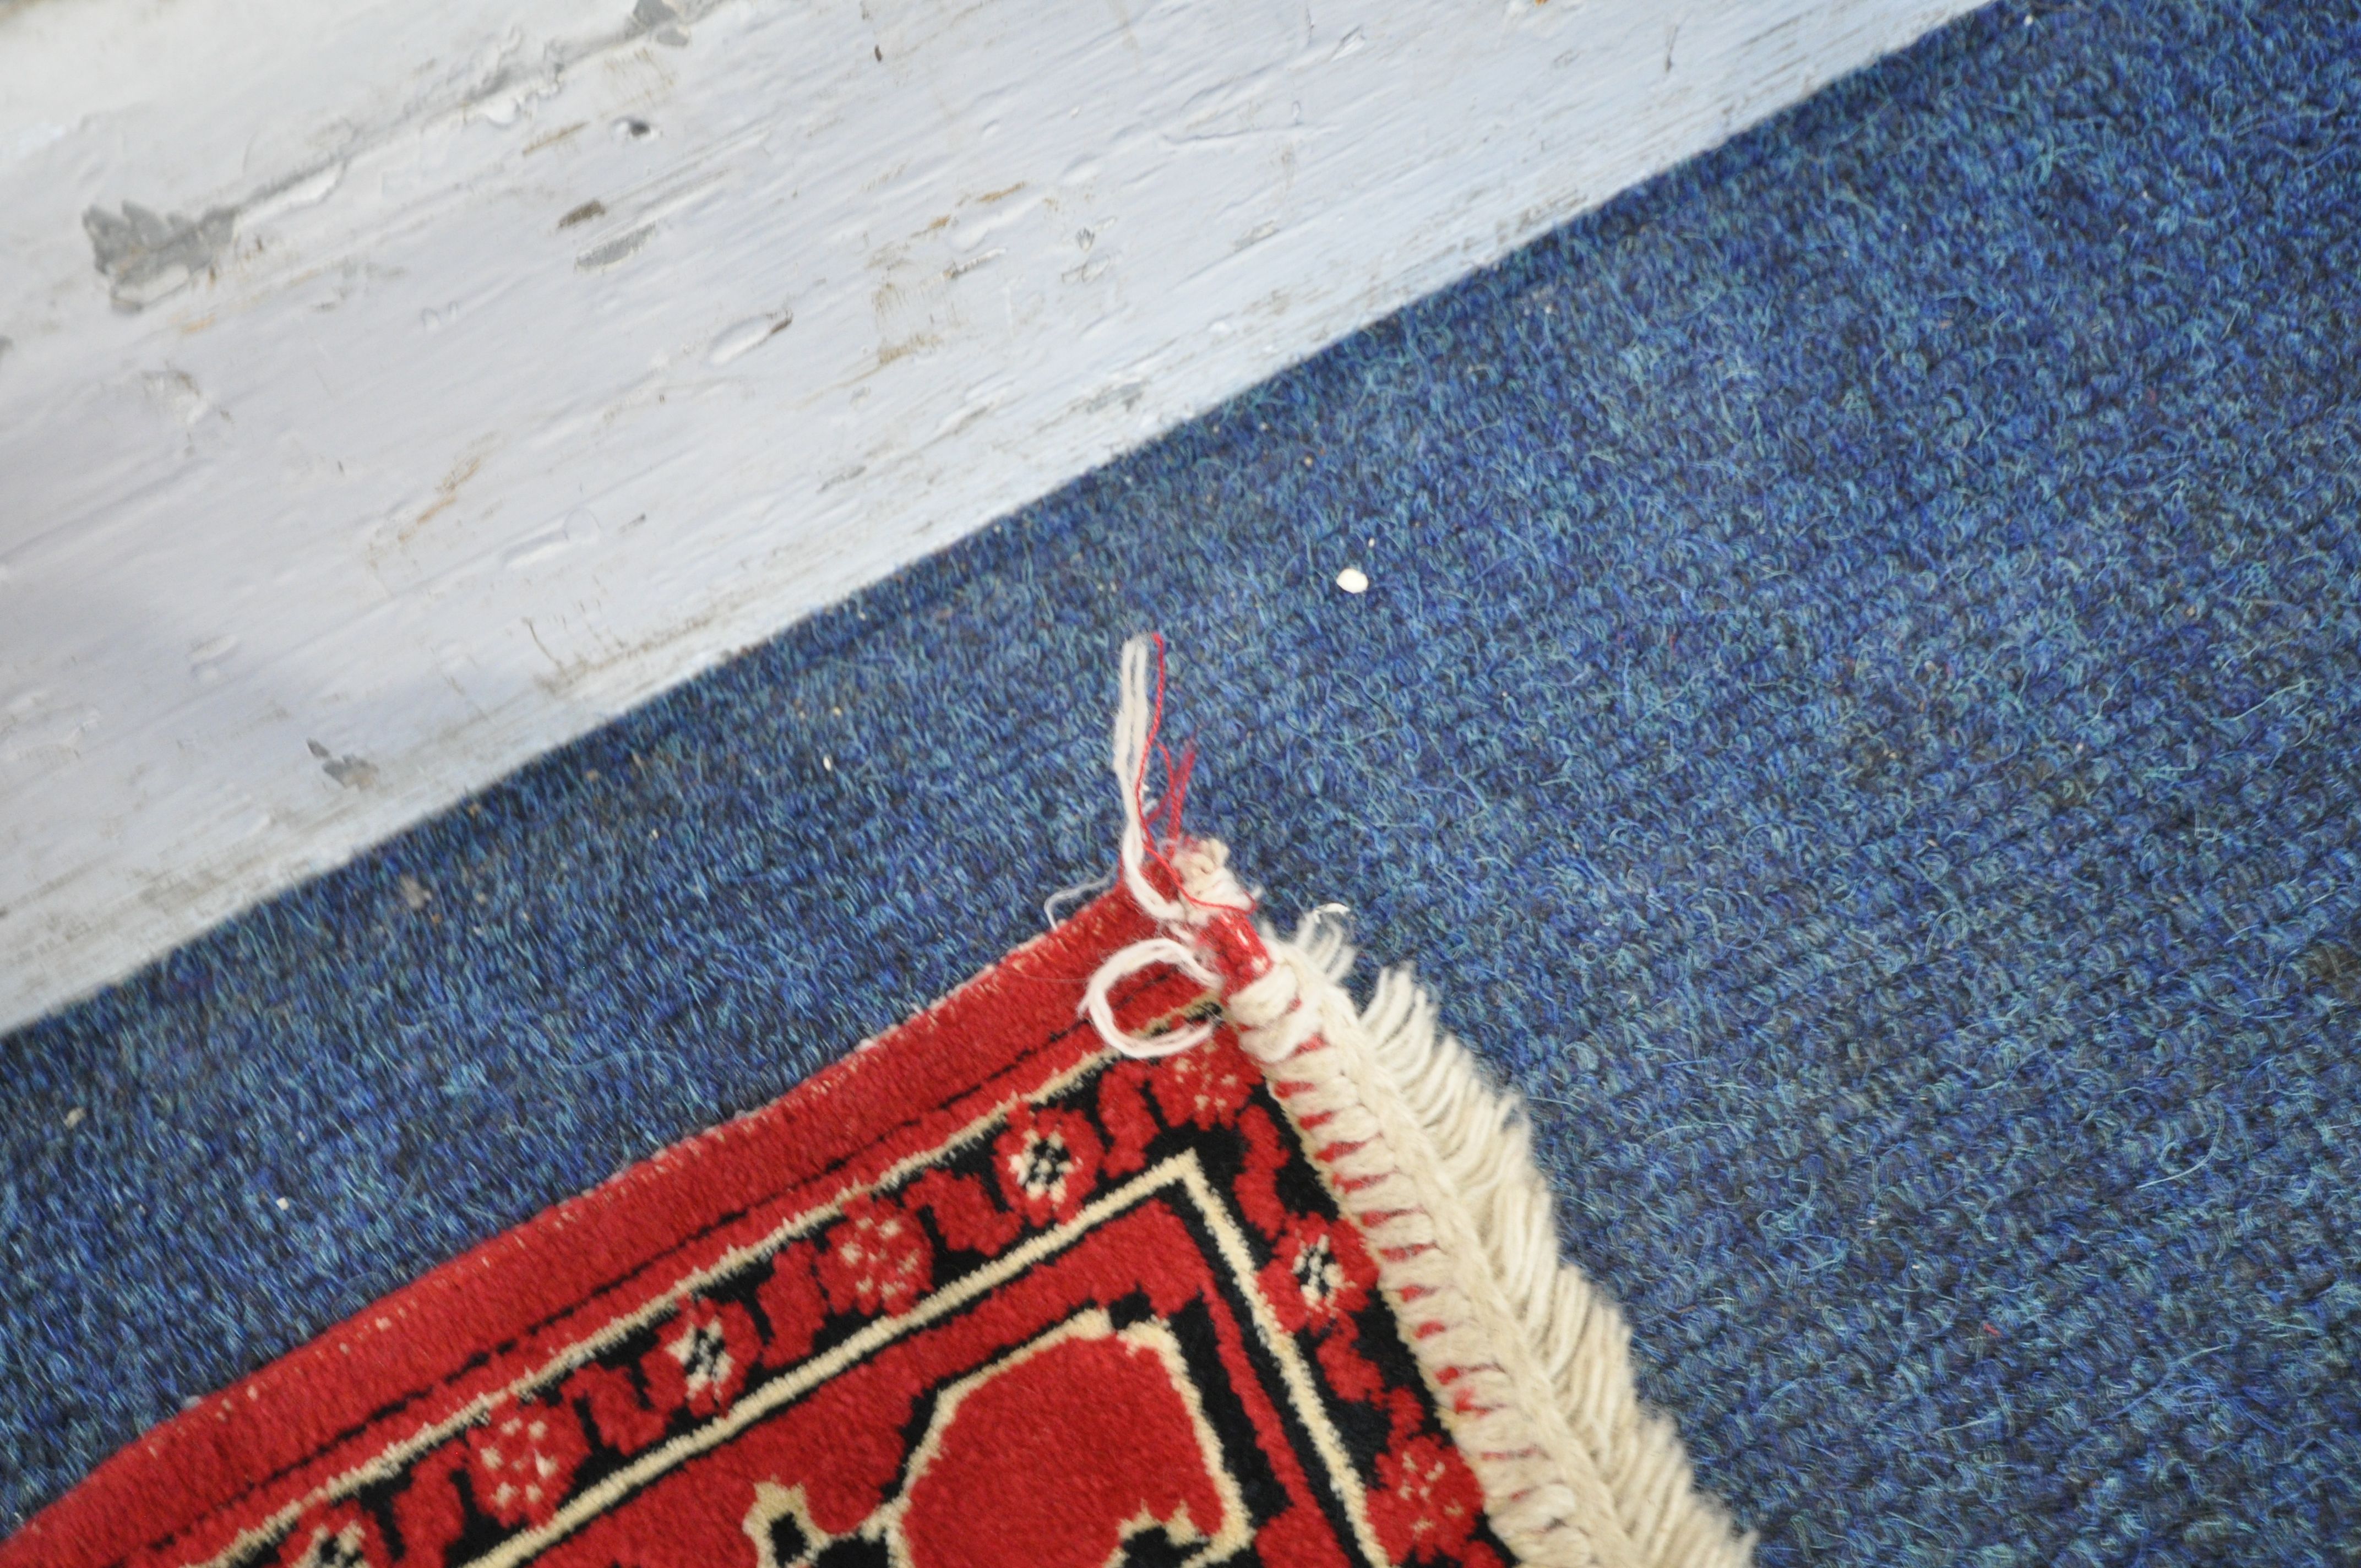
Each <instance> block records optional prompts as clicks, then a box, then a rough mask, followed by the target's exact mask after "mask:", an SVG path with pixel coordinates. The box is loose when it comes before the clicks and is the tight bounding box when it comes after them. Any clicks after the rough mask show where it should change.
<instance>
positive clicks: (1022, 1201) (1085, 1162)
mask: <svg viewBox="0 0 2361 1568" xmlns="http://www.w3.org/2000/svg"><path fill="white" fill-rule="evenodd" d="M1101 1152H1102V1151H1101V1149H1100V1147H1099V1140H1098V1135H1097V1134H1096V1133H1094V1132H1093V1131H1092V1130H1091V1124H1090V1122H1089V1121H1088V1120H1087V1119H1086V1118H1084V1117H1083V1116H1082V1115H1081V1114H1079V1113H1075V1112H1072V1111H1044V1110H1037V1109H1035V1108H1034V1107H1033V1106H1030V1105H1019V1106H1018V1107H1016V1110H1014V1111H1012V1112H1010V1113H1009V1114H1008V1128H1007V1131H1005V1132H1004V1133H1002V1134H1001V1135H1000V1137H999V1140H998V1141H997V1142H995V1143H994V1145H993V1146H992V1166H993V1168H994V1170H996V1171H998V1172H999V1173H1000V1190H1002V1191H1003V1192H1005V1193H1006V1194H1007V1195H1008V1201H1009V1204H1010V1206H1011V1207H1012V1208H1015V1209H1016V1210H1018V1211H1020V1212H1022V1213H1023V1214H1024V1215H1025V1217H1026V1218H1027V1220H1029V1221H1031V1222H1032V1223H1035V1224H1037V1225H1046V1224H1048V1223H1050V1222H1051V1221H1053V1220H1071V1219H1072V1218H1073V1217H1074V1215H1075V1214H1076V1213H1077V1212H1080V1211H1081V1209H1082V1200H1083V1199H1084V1198H1086V1197H1088V1196H1089V1195H1090V1191H1091V1187H1092V1184H1093V1182H1094V1181H1095V1180H1096V1179H1097V1178H1098V1170H1099V1157H1100V1154H1101Z"/></svg>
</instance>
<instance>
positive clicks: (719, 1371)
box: [664, 1318, 737, 1399]
mask: <svg viewBox="0 0 2361 1568" xmlns="http://www.w3.org/2000/svg"><path fill="white" fill-rule="evenodd" d="M664 1352H665V1354H668V1355H670V1356H671V1357H672V1358H673V1359H674V1360H675V1361H677V1362H679V1363H680V1375H681V1379H682V1381H683V1382H685V1383H686V1384H687V1386H688V1395H689V1398H692V1399H694V1398H698V1397H699V1396H706V1395H712V1394H715V1393H716V1392H717V1391H719V1390H720V1389H722V1388H724V1387H728V1386H729V1382H730V1372H731V1371H732V1370H733V1369H734V1367H735V1366H736V1365H737V1364H736V1362H734V1361H733V1360H732V1359H731V1358H730V1341H729V1339H728V1338H727V1337H725V1336H724V1335H723V1333H722V1332H721V1325H720V1323H719V1322H718V1321H715V1320H713V1319H711V1318H704V1319H694V1320H691V1321H689V1323H688V1325H687V1326H686V1328H684V1329H682V1330H681V1332H680V1334H679V1337H678V1338H676V1339H675V1340H674V1341H673V1342H672V1343H670V1344H667V1345H665V1346H664Z"/></svg>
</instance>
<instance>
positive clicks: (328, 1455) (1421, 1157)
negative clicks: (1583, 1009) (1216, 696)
mask: <svg viewBox="0 0 2361 1568" xmlns="http://www.w3.org/2000/svg"><path fill="white" fill-rule="evenodd" d="M1147 667H1148V666H1147V651H1146V647H1145V645H1142V647H1141V648H1138V649H1135V650H1132V651H1131V652H1130V654H1129V655H1128V662H1127V663H1126V678H1127V681H1128V684H1129V688H1130V689H1129V691H1128V694H1127V701H1126V713H1125V717H1124V718H1122V719H1121V720H1119V721H1118V725H1117V732H1116V773H1117V776H1118V778H1119V779H1122V780H1123V781H1125V787H1126V793H1127V799H1126V839H1125V848H1124V857H1123V869H1124V876H1123V885H1122V886H1120V887H1119V888H1118V889H1117V891H1115V892H1114V893H1111V894H1107V895H1106V896H1105V897H1104V898H1102V899H1100V900H1099V901H1098V902H1097V903H1096V904H1094V905H1092V906H1091V907H1090V908H1088V909H1087V910H1085V911H1084V912H1083V913H1082V915H1081V916H1078V917H1077V918H1075V919H1074V920H1072V921H1071V922H1069V923H1068V924H1067V925H1065V926H1063V927H1060V928H1059V929H1058V930H1056V931H1054V932H1052V933H1050V934H1049V936H1047V937H1044V938H1041V939H1039V940H1038V941H1036V942H1034V943H1032V944H1031V945H1029V946H1027V947H1026V948H1022V949H1020V950H1018V951H1017V952H1016V953H1014V954H1012V955H1011V956H1010V957H1008V958H1007V959H1004V960H1003V961H1002V962H1001V963H1000V964H998V965H997V966H995V967H994V969H992V970H988V971H987V972H986V973H984V974H983V975H982V976H980V977H979V978H977V979H976V980H974V981H971V982H970V983H969V984H968V985H967V986H965V987H964V988H962V989H961V991H959V992H956V993H954V994H953V995H952V996H950V998H949V999H947V1000H946V1001H944V1002H943V1003H939V1005H937V1006H936V1007H934V1008H933V1009H931V1010H929V1011H928V1012H927V1013H926V1014H922V1015H920V1016H919V1017H917V1018H915V1019H913V1020H911V1021H910V1022H909V1023H907V1024H905V1025H902V1026H901V1027H899V1028H897V1029H895V1030H894V1031H892V1032H891V1033H889V1034H887V1035H885V1036H883V1037H881V1038H879V1039H877V1040H874V1041H873V1042H871V1043H870V1044H868V1045H866V1046H864V1047H862V1048H860V1049H859V1050H857V1051H855V1052H854V1053H853V1054H852V1055H851V1057H850V1058H847V1059H846V1060H845V1061H844V1062H842V1063H841V1064H840V1065H839V1066H837V1067H836V1068H834V1069H830V1070H829V1071H827V1072H825V1073H822V1074H820V1075H819V1076H818V1077H817V1078H815V1079H813V1080H810V1081H809V1082H807V1083H806V1084H805V1085H803V1086H802V1087H801V1088H799V1089H797V1090H796V1091H794V1092H792V1093H790V1094H788V1095H787V1096H786V1097H785V1098H784V1099H782V1100H780V1101H778V1102H775V1103H774V1104H772V1105H771V1106H769V1107H767V1108H765V1109H763V1110H762V1111H759V1112H756V1113H753V1114H752V1115H749V1116H746V1117H744V1118H741V1120H738V1121H736V1122H732V1123H730V1124H727V1125H724V1126H721V1127H718V1128H716V1129H714V1130H713V1131H711V1132H709V1133H707V1134H705V1135H703V1136H701V1137H697V1138H695V1139H692V1140H690V1141H689V1142H687V1143H686V1144H683V1145H680V1146H677V1147H675V1148H673V1149H670V1150H667V1151H665V1152H664V1153H663V1154H660V1155H658V1156H656V1157H653V1159H650V1160H648V1161H646V1162H644V1163H643V1164H642V1165H640V1166H637V1167H635V1168H632V1169H631V1170H630V1171H627V1172H626V1173H624V1174H623V1175H621V1176H620V1177H618V1178H616V1179H614V1180H612V1181H609V1183H607V1184H606V1185H605V1186H603V1187H600V1188H598V1190H595V1191H592V1192H590V1193H588V1194H587V1195H585V1196H583V1197H581V1198H578V1199H576V1200H574V1201H570V1202H567V1203H564V1204H561V1205H559V1206H558V1207H556V1208H555V1209H552V1210H550V1211H548V1212H545V1213H544V1214H542V1215H540V1216H538V1217H537V1218H535V1219H533V1220H532V1221H529V1222H528V1223H525V1224H523V1225H522V1226H520V1227H518V1228H517V1229H515V1230H513V1231H511V1232H510V1233H509V1234H505V1235H503V1236H500V1237H498V1238H496V1239H495V1240H493V1241H491V1242H489V1243H487V1244H485V1245H482V1246H480V1247H478V1248H477V1249H476V1250H475V1251H474V1252H472V1253H470V1254H468V1255H466V1256H464V1257H461V1258H459V1259H457V1260H456V1261H455V1262H453V1263H450V1264H448V1265H446V1266H444V1267H442V1268H440V1269H437V1270H436V1271H435V1272H434V1273H433V1274H431V1275H429V1276H427V1277H425V1278H423V1279H422V1280H420V1281H419V1282H418V1283H416V1284H415V1285H412V1286H411V1287H410V1288H407V1289H405V1290H402V1291H400V1292H398V1293H397V1294H395V1295H393V1296H391V1297H389V1298H388V1299H385V1300H383V1301H381V1302H379V1304H378V1305H376V1306H374V1307H372V1308H369V1309H368V1310H364V1311H363V1312H361V1313H360V1314H358V1315H357V1317H355V1318H353V1319H352V1320H351V1321H348V1322H346V1323H345V1324H343V1325H342V1326H341V1327H339V1328H337V1329H335V1330H334V1331H332V1332H329V1333H327V1334H325V1335H324V1336H323V1337H322V1338H320V1339H319V1340H317V1341H315V1342H313V1343H311V1344H309V1345H306V1346H304V1347H303V1348H302V1349H301V1350H298V1351H296V1352H294V1353H293V1354H290V1355H288V1356H287V1357H285V1358H284V1359H283V1360H281V1361H280V1362H278V1363H276V1364H274V1365H271V1366H269V1367H268V1368H266V1369H265V1370H263V1371H262V1372H260V1373H258V1374H257V1375H256V1376H253V1377H251V1378H248V1379H247V1381H245V1382H244V1383H241V1384H239V1385H237V1386H236V1387H232V1388H230V1389H228V1390H226V1391H225V1392H224V1393H221V1394H219V1395H216V1396H214V1398H210V1399H208V1400H207V1401H205V1402H204V1403H203V1405H201V1406H199V1407H198V1408H196V1409H192V1410H190V1411H189V1412H188V1413H186V1414H185V1415H183V1416H181V1417H180V1418H179V1419H177V1420H173V1421H170V1422H169V1423H167V1424H166V1425H164V1426H162V1427H160V1428H159V1429H157V1430H156V1431H153V1432H151V1433H149V1434H148V1436H146V1437H145V1438H143V1439H141V1440H140V1441H139V1442H136V1443H134V1444H133V1445H131V1446H130V1447H129V1448H127V1449H126V1450H125V1451H124V1452H123V1453H118V1454H117V1455H115V1458H113V1459H112V1460H110V1461H108V1462H107V1463H106V1464H104V1465H103V1466H102V1467H101V1468H100V1469H99V1470H98V1472H97V1473H96V1474H95V1475H93V1476H92V1477H91V1478H90V1479H89V1480H88V1481H87V1482H85V1483H84V1484H83V1485H82V1486H81V1487H79V1488H78V1489H77V1490H75V1491H74V1492H72V1493H71V1494H69V1495H68V1496H67V1497H64V1498H63V1499H61V1500H60V1502H58V1503H57V1504H55V1505H54V1506H52V1507H51V1508H49V1509H48V1510H47V1511H45V1512H43V1513H42V1514H41V1515H39V1516H38V1518H36V1519H34V1520H33V1521H32V1522H31V1523H30V1524H29V1525H27V1527H26V1528H25V1529H24V1530H22V1531H20V1532H19V1533H18V1534H17V1535H16V1536H15V1537H14V1538H12V1539H11V1540H9V1541H6V1542H5V1543H0V1568H34V1565H36V1564H38V1565H40V1568H265V1565H270V1568H425V1565H431V1568H462V1565H474V1568H508V1565H512V1564H519V1563H528V1562H532V1563H543V1564H549V1565H552V1568H557V1565H566V1568H573V1565H581V1568H675V1565H678V1568H723V1565H733V1568H796V1565H802V1564H808V1565H811V1568H856V1565H875V1568H887V1565H891V1568H1105V1565H1111V1564H1112V1565H1123V1564H1128V1565H1131V1568H1180V1565H1182V1564H1191V1565H1194V1564H1213V1563H1237V1564H1246V1563H1261V1564H1265V1565H1267V1568H1294V1565H1302V1568H1332V1565H1337V1568H1341V1565H1344V1564H1363V1565H1367V1568H1385V1565H1392V1564H1412V1563H1415V1564H1424V1565H1431V1568H1446V1565H1449V1564H1465V1565H1466V1568H1503V1565H1504V1564H1506V1563H1511V1562H1518V1561H1523V1562H1529V1563H1537V1564H1553V1565H1555V1564H1563V1565H1566V1568H1575V1565H1581V1564H1600V1565H1617V1568H1620V1565H1623V1564H1630V1565H1632V1568H1641V1565H1643V1564H1644V1565H1657V1564H1662V1565H1667V1568H1669V1565H1673V1564H1685V1565H1687V1564H1693V1565H1697V1568H1730V1565H1732V1564H1736V1563H1742V1561H1743V1560H1744V1556H1745V1553H1746V1545H1745V1543H1744V1542H1743V1541H1740V1540H1738V1539H1736V1538H1735V1537H1733V1536H1732V1534H1731V1533H1730V1530H1729V1528H1728V1526H1727V1524H1726V1522H1724V1521H1723V1520H1722V1519H1721V1518H1720V1516H1719V1513H1718V1512H1717V1511H1716V1510H1715V1509H1713V1508H1711V1507H1710V1506H1709V1505H1708V1504H1706V1503H1705V1502H1703V1501H1702V1500H1700V1499H1698V1498H1697V1497H1696V1496H1695V1495H1694V1494H1693V1493H1692V1491H1691V1490H1690V1486H1689V1477H1688V1470H1687V1465H1686V1461H1685V1459H1684V1458H1683V1457H1682V1454H1681V1451H1680V1447H1679V1443H1678V1441H1677V1439H1676V1437H1675V1435H1674V1433H1673V1430H1672V1427H1671V1425H1670V1423H1669V1422H1668V1421H1666V1420H1664V1419H1663V1418H1662V1417H1659V1416H1655V1415H1653V1414H1651V1413H1649V1412H1646V1411H1644V1410H1643V1409H1642V1408H1641V1407H1640V1405H1639V1403H1638V1401H1637V1400H1636V1398H1634V1396H1633V1394H1632V1391H1631V1376H1630V1371H1629V1367H1628V1364H1627V1360H1626V1357H1627V1354H1628V1335H1627V1334H1626V1332H1625V1330H1624V1327H1623V1324H1622V1321H1621V1319H1620V1316H1619V1315H1618V1314H1617V1313H1616V1311H1615V1310H1614V1308H1613V1307H1612V1305H1611V1304H1609V1303H1608V1302H1607V1301H1606V1300H1605V1299H1603V1298H1602V1297H1600V1296H1599V1295H1598V1292H1597V1291H1596V1290H1594V1289H1593V1288H1591V1287H1590V1286H1589V1284H1588V1283H1587V1281H1586V1280H1585V1279H1584V1278H1583V1277H1582V1276H1581V1274H1580V1273H1579V1272H1578V1271H1577V1270H1575V1269H1573V1268H1570V1267H1564V1266H1560V1264H1559V1262H1558V1256H1557V1239H1556V1234H1555V1230H1554V1223H1553V1221H1552V1219H1551V1215H1550V1205H1549V1198H1548V1193H1547V1190H1546V1188H1545V1187H1544V1185H1543V1182H1542V1180H1541V1179H1540V1177H1539V1176H1538V1174H1537V1173H1536V1172H1535V1171H1534V1169H1533V1168H1532V1163H1531V1161H1530V1158H1529V1157H1528V1154H1527V1146H1526V1133H1525V1130H1524V1126H1523V1123H1522V1120H1521V1116H1520V1115H1519V1114H1518V1112H1517V1109H1516V1107H1515V1106H1514V1105H1513V1104H1511V1103H1510V1102H1509V1101H1507V1100H1506V1099H1504V1098H1503V1097H1501V1096H1500V1095H1499V1094H1498V1093H1497V1092H1496V1091H1493V1090H1492V1089H1491V1088H1489V1087H1488V1085H1486V1084H1485V1083H1484V1082H1483V1080H1482V1079H1481V1076H1480V1074H1479V1073H1478V1072H1477V1069H1475V1066H1474V1064H1473V1061H1472V1058H1468V1057H1467V1056H1466V1052H1465V1051H1464V1050H1462V1049H1461V1047H1459V1046H1458V1045H1457V1044H1456V1043H1455V1042H1454V1041H1452V1040H1450V1039H1449V1038H1448V1037H1447V1036H1442V1035H1439V1034H1438V1033H1437V1031H1436V1030H1435V1028H1434V1015H1433V1006H1432V1004H1431V1003H1428V1002H1427V1001H1426V999H1425V998H1424V997H1423V996H1422V995H1421V994H1420V993H1419V992H1417V991H1416V989H1415V988H1414V987H1413V986H1411V984H1410V983H1409V981H1408V980H1407V978H1406V977H1404V976H1401V975H1391V976H1388V977H1386V978H1384V979H1383V980H1381V981H1379V984H1378V990H1377V993H1376V995H1375V997H1374V998H1373V999H1372V1001H1371V1003H1370V1004H1369V1006H1368V1008H1367V1011H1366V1012H1363V1011H1361V1010H1359V1009H1357V1008H1356V1007H1355V1005H1354V1004H1353V1003H1352V1001H1351V999H1350V998H1349V997H1348V996H1346V994H1345V992H1344V990H1343V989H1342V987H1341V985H1340V984H1339V983H1338V981H1339V980H1340V978H1341V976H1342V974H1343V972H1344V970H1345V968H1346V967H1347V966H1348V965H1349V963H1350V960H1351V955H1350V952H1349V950H1348V949H1347V948H1345V944H1344V939H1343V936H1342V933H1341V930H1340V929H1337V928H1335V927H1333V926H1323V924H1322V923H1321V922H1320V921H1319V920H1317V919H1314V920H1312V921H1311V922H1308V923H1307V925H1306V927H1305V929H1304V931H1303V932H1302V933H1301V934H1300V936H1299V938H1298V939H1297V941H1296V942H1294V943H1286V942H1281V941H1279V939H1278V938H1276V937H1275V936H1274V935H1272V934H1271V933H1269V932H1268V931H1267V930H1265V929H1263V928H1260V927H1257V926H1256V925H1255V924H1254V923H1253V920H1252V918H1251V916H1252V909H1253V901H1252V899H1251V898H1249V897H1248V896H1247V894H1246V892H1245V890H1244V889H1243V888H1241V887H1240V886H1239V884H1238V883H1236V881H1235V878H1233V877H1231V876H1230V874H1229V873H1228V872H1227V870H1226V868H1225V855H1224V851H1223V850H1221V848H1220V846H1219V845H1217V844H1212V843H1209V842H1202V841H1197V840H1191V839H1188V838H1186V837H1185V836H1183V835H1182V834H1181V833H1180V831H1179V827H1178V806H1179V800H1180V793H1181V792H1180V781H1175V784H1174V786H1173V787H1172V789H1171V791H1170V793H1171V795H1172V806H1171V807H1170V810H1169V811H1168V812H1167V813H1166V814H1165V823H1166V827H1167V831H1166V832H1165V833H1164V834H1163V835H1162V836H1161V837H1158V836H1156V835H1155V834H1154V833H1153V832H1151V831H1150V828H1149V824H1150V823H1151V821H1152V818H1149V817H1146V816H1144V815H1143V812H1142V809H1141V795H1142V793H1143V786H1142V781H1143V780H1144V779H1145V777H1146V762H1145V758H1146V755H1147V752H1148V750H1149V749H1150V748H1151V747H1152V746H1153V738H1154V728H1155V723H1154V718H1153V716H1152V709H1151V708H1150V707H1148V697H1147V674H1146V671H1147ZM1185 771H1186V770H1185V766H1184V768H1183V770H1182V773H1183V777H1184V778H1185ZM1143 911H1152V912H1153V913H1152V915H1151V914H1150V913H1144V912H1143Z"/></svg>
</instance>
